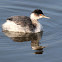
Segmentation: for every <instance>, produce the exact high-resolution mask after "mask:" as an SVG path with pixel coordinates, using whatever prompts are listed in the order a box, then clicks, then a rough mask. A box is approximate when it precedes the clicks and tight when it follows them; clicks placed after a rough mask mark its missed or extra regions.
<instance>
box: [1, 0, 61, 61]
mask: <svg viewBox="0 0 62 62" xmlns="http://www.w3.org/2000/svg"><path fill="white" fill-rule="evenodd" d="M34 9H42V11H43V12H44V14H45V15H46V16H49V17H50V18H51V19H40V20H39V22H40V23H41V24H42V25H43V34H42V33H37V34H34V35H33V34H22V35H19V34H17V33H16V34H14V33H9V32H5V33H3V32H2V28H1V26H2V24H3V23H4V22H5V21H6V19H7V18H8V17H10V16H14V15H25V16H30V13H31V12H32V11H33V10H34ZM14 36H16V37H14ZM17 36H18V37H17ZM41 37H42V38H41ZM43 46H45V48H43ZM33 47H35V48H38V47H39V48H41V50H35V49H34V50H33ZM40 61H42V62H61V61H62V0H0V62H40Z"/></svg>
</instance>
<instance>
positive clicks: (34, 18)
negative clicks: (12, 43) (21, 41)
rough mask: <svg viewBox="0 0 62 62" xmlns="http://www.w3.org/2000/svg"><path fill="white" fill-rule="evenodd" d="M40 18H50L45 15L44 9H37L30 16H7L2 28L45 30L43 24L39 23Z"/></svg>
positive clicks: (25, 30)
mask: <svg viewBox="0 0 62 62" xmlns="http://www.w3.org/2000/svg"><path fill="white" fill-rule="evenodd" d="M40 18H50V17H47V16H45V15H44V13H43V12H42V10H40V9H35V10H34V11H33V12H32V13H31V15H30V17H28V16H11V17H9V18H7V20H6V22H5V23H4V24H3V25H2V29H3V31H4V30H7V31H13V32H23V33H38V32H41V31H43V27H42V25H41V24H40V23H39V21H38V19H40Z"/></svg>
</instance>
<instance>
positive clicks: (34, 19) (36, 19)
mask: <svg viewBox="0 0 62 62" xmlns="http://www.w3.org/2000/svg"><path fill="white" fill-rule="evenodd" d="M30 19H31V21H32V23H33V24H34V25H36V29H35V32H40V31H41V25H40V23H39V22H38V19H39V17H38V16H36V15H35V14H34V13H32V14H31V15H30Z"/></svg>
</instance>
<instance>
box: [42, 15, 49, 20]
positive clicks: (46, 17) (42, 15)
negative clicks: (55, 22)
mask: <svg viewBox="0 0 62 62" xmlns="http://www.w3.org/2000/svg"><path fill="white" fill-rule="evenodd" d="M42 17H43V18H48V19H50V17H47V16H45V15H42Z"/></svg>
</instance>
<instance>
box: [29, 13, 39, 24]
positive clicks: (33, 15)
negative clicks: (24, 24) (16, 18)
mask: <svg viewBox="0 0 62 62" xmlns="http://www.w3.org/2000/svg"><path fill="white" fill-rule="evenodd" d="M30 19H31V21H32V23H33V24H37V23H38V18H37V17H36V15H35V14H34V13H32V14H31V15H30Z"/></svg>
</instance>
